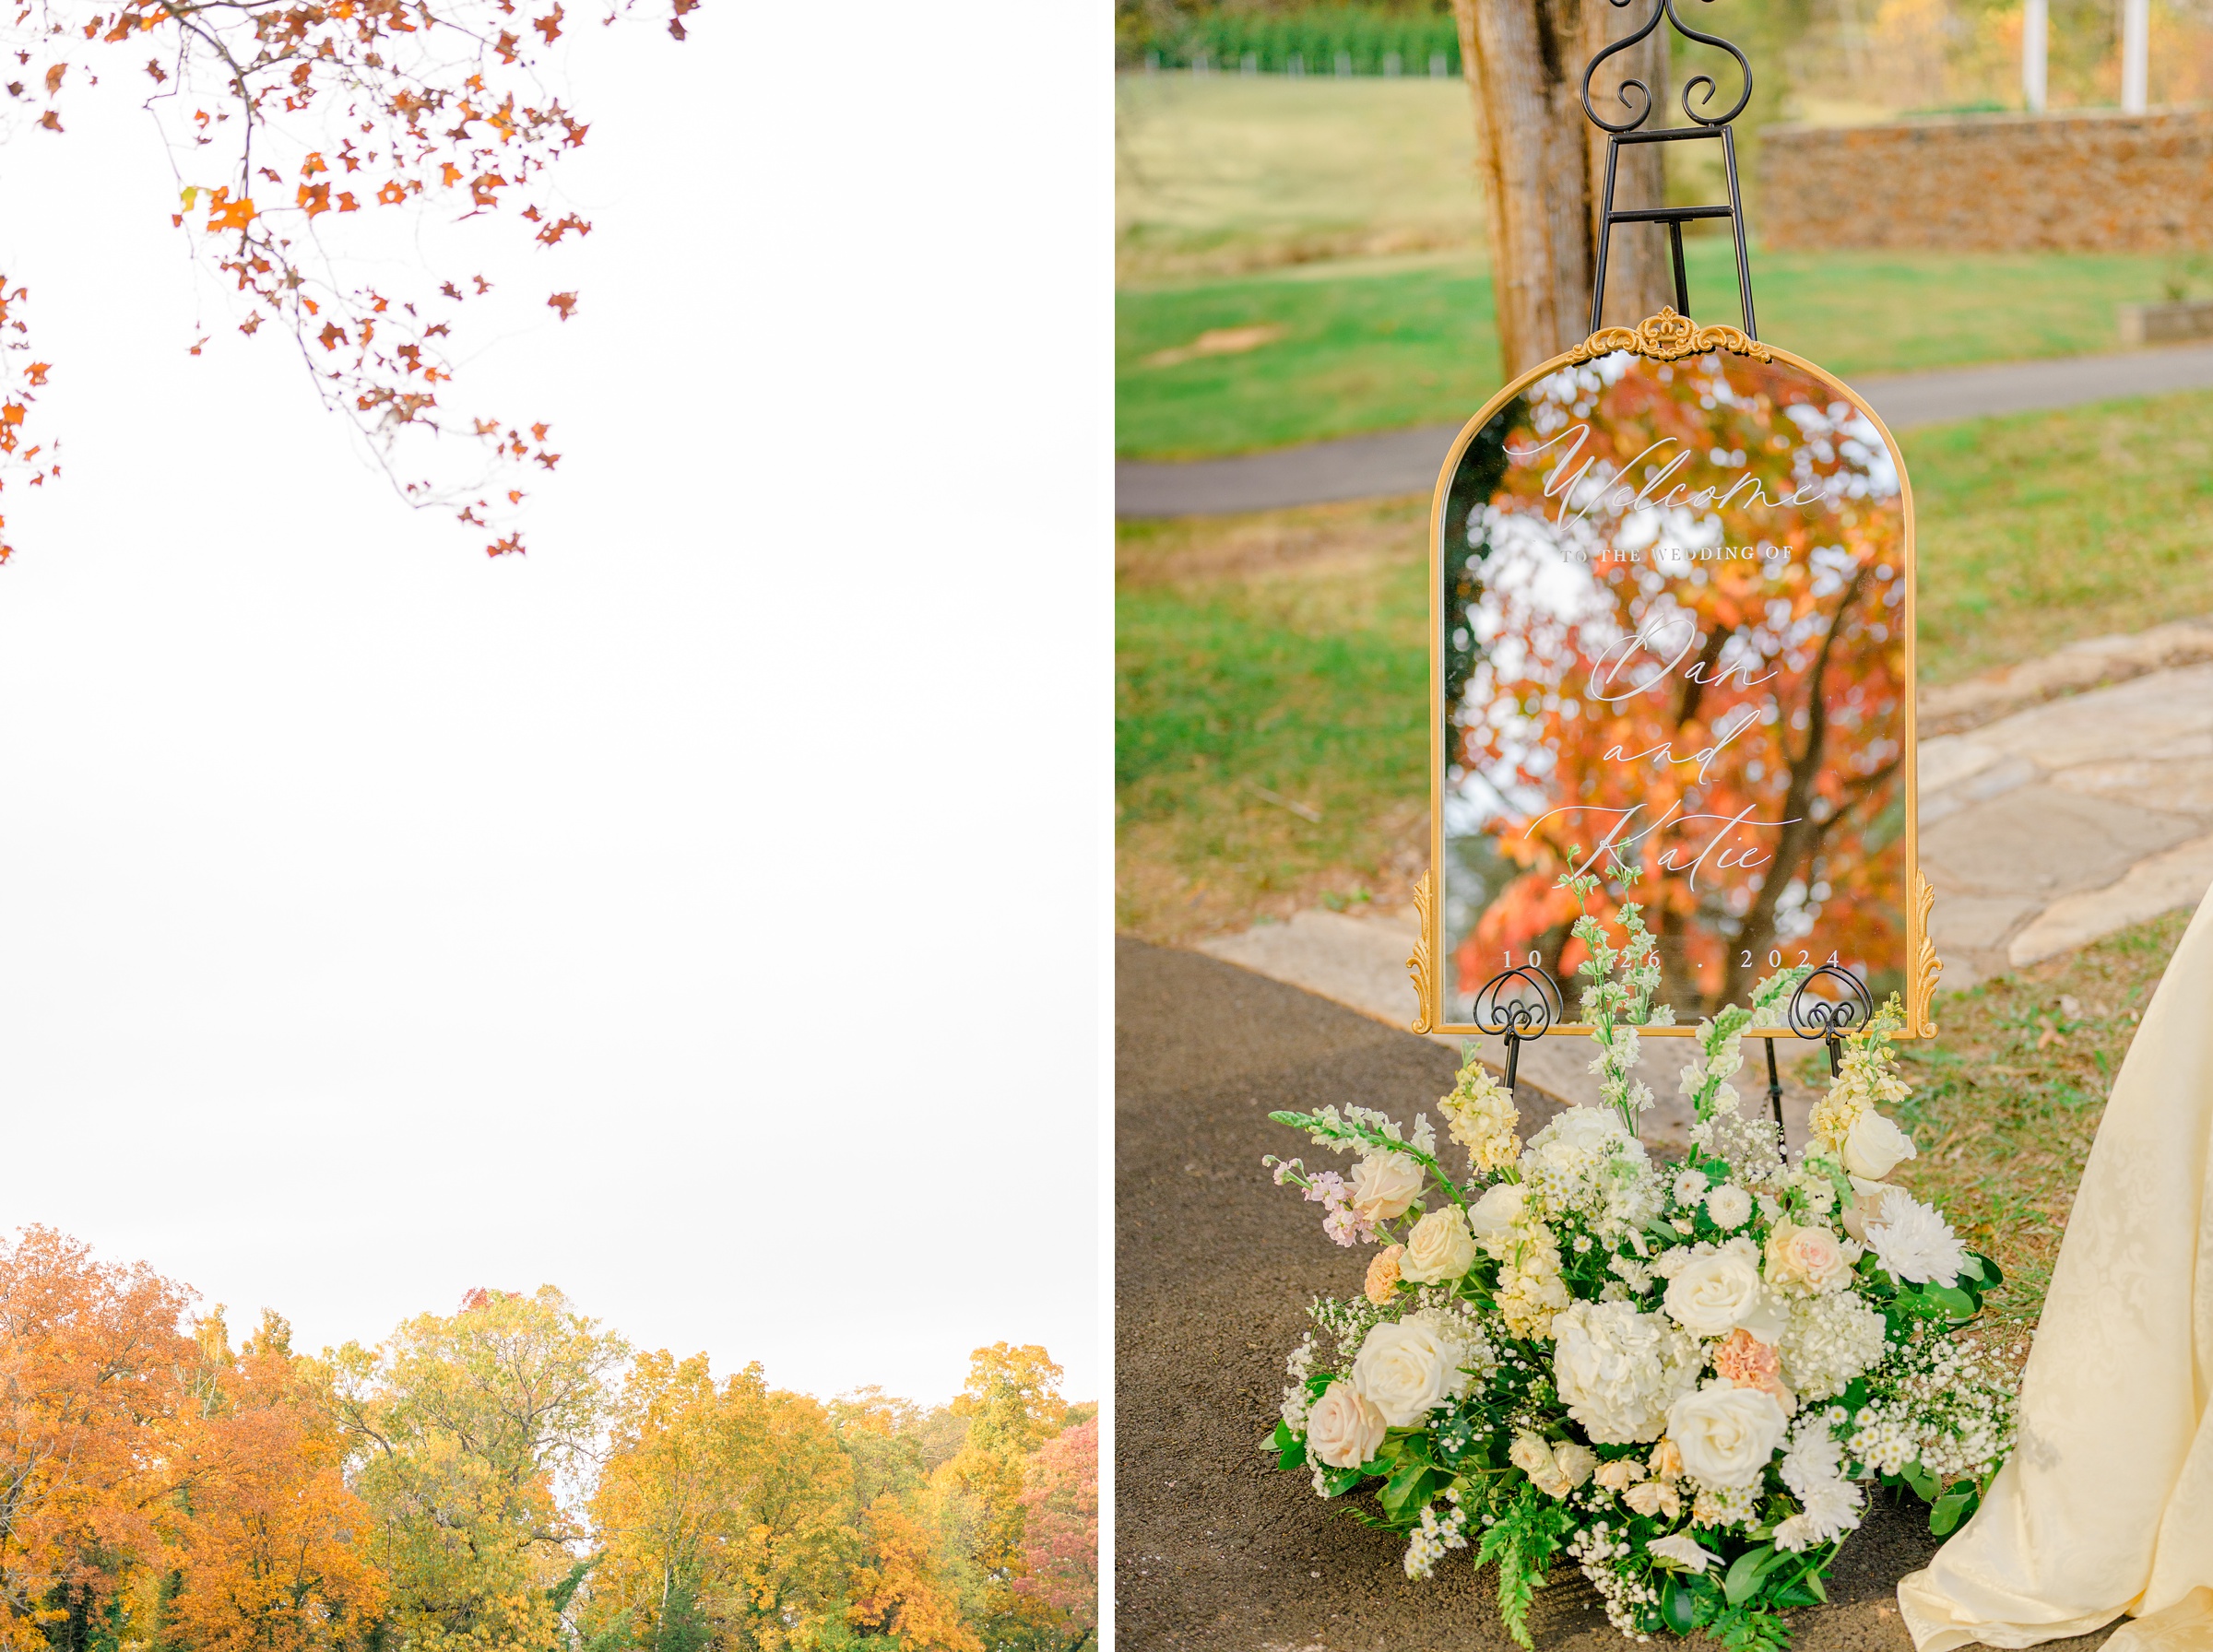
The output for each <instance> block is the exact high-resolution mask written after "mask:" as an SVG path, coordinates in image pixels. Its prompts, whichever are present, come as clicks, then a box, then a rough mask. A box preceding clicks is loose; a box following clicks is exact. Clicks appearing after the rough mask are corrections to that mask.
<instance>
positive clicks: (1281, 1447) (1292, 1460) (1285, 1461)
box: [1275, 1417, 1307, 1469]
mask: <svg viewBox="0 0 2213 1652" xmlns="http://www.w3.org/2000/svg"><path fill="white" fill-rule="evenodd" d="M1275 1466H1276V1467H1277V1468H1279V1469H1303V1468H1305V1467H1306V1466H1307V1443H1306V1442H1305V1441H1304V1440H1302V1439H1300V1438H1299V1437H1298V1436H1297V1435H1296V1434H1293V1433H1292V1432H1291V1425H1290V1424H1289V1423H1288V1422H1284V1420H1283V1419H1282V1418H1280V1417H1279V1418H1277V1419H1276V1422H1275Z"/></svg>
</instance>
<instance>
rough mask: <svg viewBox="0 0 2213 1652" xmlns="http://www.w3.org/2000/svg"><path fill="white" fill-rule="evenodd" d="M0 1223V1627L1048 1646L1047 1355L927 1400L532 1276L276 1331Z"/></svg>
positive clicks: (730, 1644) (941, 1649)
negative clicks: (803, 1368)
mask: <svg viewBox="0 0 2213 1652" xmlns="http://www.w3.org/2000/svg"><path fill="white" fill-rule="evenodd" d="M192 1303H193V1297H192V1293H191V1292H189V1291H188V1290H187V1289H186V1288H185V1287H183V1286H182V1285H180V1284H178V1283H177V1282H175V1281H173V1280H168V1279H165V1278H163V1277H161V1276H160V1275H159V1274H157V1273H156V1272H154V1271H153V1270H152V1269H151V1268H148V1267H147V1266H146V1265H144V1264H137V1265H133V1266H122V1265H118V1264H114V1263H109V1262H104V1261H101V1260H98V1259H96V1258H95V1257H93V1256H92V1255H91V1253H90V1251H89V1247H88V1246H86V1245H83V1244H81V1243H79V1242H77V1241H76V1240H74V1239H71V1238H68V1237H66V1236H65V1235H63V1234H60V1233H55V1232H53V1231H52V1230H49V1229H44V1228H36V1227H33V1228H28V1229H26V1230H24V1231H23V1232H22V1233H20V1234H19V1235H18V1237H17V1238H16V1239H15V1240H13V1241H12V1242H6V1243H5V1244H0V1641H4V1642H5V1646H6V1649H7V1652H48V1649H52V1652H309V1649H311V1648H312V1649H315V1652H489V1649H490V1648H493V1647H499V1648H532V1649H538V1648H542V1649H544V1652H633V1649H634V1652H707V1649H709V1648H712V1649H714V1652H723V1649H726V1648H727V1649H729V1652H740V1649H744V1652H752V1649H759V1652H787V1649H789V1652H813V1649H817V1648H819V1649H822V1652H840V1649H849V1652H873V1649H878V1648H881V1649H882V1652H891V1649H893V1648H896V1649H897V1652H1002V1649H1003V1652H1078V1649H1079V1648H1083V1647H1085V1646H1090V1645H1091V1644H1092V1643H1093V1642H1094V1640H1095V1634H1096V1622H1097V1613H1096V1599H1097V1581H1096V1555H1097V1538H1098V1516H1097V1455H1098V1436H1097V1425H1096V1423H1095V1421H1094V1420H1093V1408H1091V1407H1089V1406H1071V1405H1069V1404H1068V1403H1067V1402H1066V1401H1064V1400H1063V1399H1062V1398H1061V1397H1060V1395H1059V1379H1060V1371H1059V1367H1058V1366H1056V1365H1054V1364H1053V1363H1052V1362H1051V1360H1050V1359H1049V1358H1048V1357H1047V1353H1046V1351H1045V1350H1043V1349H1041V1348H1036V1347H1011V1346H1009V1345H1007V1344H1005V1343H999V1344H995V1345H994V1346H992V1347H989V1348H984V1349H978V1350H977V1351H976V1353H975V1355H974V1357H973V1361H972V1363H971V1368H970V1372H969V1376H968V1381H967V1386H966V1387H965V1389H964V1392H963V1393H962V1394H961V1395H960V1397H959V1398H956V1399H955V1400H954V1401H953V1403H952V1404H951V1405H950V1406H945V1407H940V1408H936V1409H927V1410H926V1409H924V1408H922V1407H919V1406H917V1405H915V1404H912V1403H910V1402H908V1401H905V1400H902V1399H895V1398H889V1397H887V1396H885V1395H884V1394H882V1392H881V1391H879V1390H877V1389H874V1388H870V1389H864V1390H861V1391H859V1392H858V1393H854V1394H850V1395H846V1396H843V1397H841V1398H836V1399H834V1400H831V1401H828V1402H826V1403H825V1402H823V1401H821V1400H818V1399H815V1398H811V1397H810V1396H808V1395H805V1394H799V1393H793V1392H790V1391H787V1390H785V1389H779V1388H772V1387H771V1386H769V1385H768V1382H767V1379H766V1377H765V1376H764V1375H763V1372H762V1369H761V1367H760V1366H759V1365H758V1364H757V1363H756V1364H751V1365H748V1366H746V1367H745V1368H744V1369H743V1370H741V1371H739V1372H737V1373H735V1374H732V1375H727V1376H723V1377H720V1378H717V1377H716V1375H715V1374H714V1373H713V1372H712V1371H711V1370H710V1368H709V1365H708V1362H707V1360H706V1358H705V1356H704V1355H694V1356H692V1357H691V1358H689V1359H678V1358H675V1357H673V1356H672V1355H670V1354H669V1353H667V1352H637V1351H633V1350H632V1349H631V1348H630V1347H629V1346H628V1345H627V1344H626V1343H625V1342H624V1341H623V1340H622V1339H621V1337H620V1336H618V1335H617V1334H616V1333H614V1332H613V1331H611V1330H609V1329H608V1328H606V1327H603V1326H601V1325H600V1324H598V1322H597V1321H595V1320H593V1319H590V1318H588V1317H586V1316H584V1315H582V1314H580V1313H578V1312H577V1311H576V1310H575V1309H574V1306H573V1305H572V1304H570V1303H569V1302H568V1301H567V1300H566V1299H565V1298H564V1297H563V1296H562V1293H561V1292H559V1291H557V1290H555V1289H553V1288H552V1287H550V1286H546V1287H542V1288H541V1289H539V1290H538V1292H535V1293H532V1294H523V1293H520V1292H502V1291H490V1290H477V1291H472V1292H469V1293H468V1295H467V1297H466V1298H465V1299H464V1300H463V1302H462V1304H460V1306H459V1308H458V1309H457V1311H456V1312H455V1313H453V1314H451V1315H446V1316H441V1315H437V1314H423V1315H420V1316H417V1317H415V1318H413V1319H410V1320H409V1321H408V1322H407V1323H406V1324H404V1325H402V1326H400V1327H398V1328H397V1329H396V1330H395V1331H394V1332H393V1333H392V1335H391V1336H390V1337H388V1338H387V1339H385V1340H384V1341H383V1342H381V1343H378V1344H377V1345H375V1346H373V1347H367V1346H363V1345H362V1344H360V1343H357V1342H349V1343H347V1344H346V1345H345V1346H344V1347H342V1348H339V1349H337V1350H335V1351H330V1350H325V1351H324V1353H322V1354H321V1355H319V1356H318V1355H308V1354H303V1353H301V1352H299V1351H295V1350H294V1349H293V1348H292V1346H291V1334H290V1327H288V1326H287V1324H286V1323H285V1321H284V1320H283V1319H282V1318H281V1317H279V1316H277V1315H276V1314H274V1313H269V1312H266V1311H265V1312H264V1314H263V1316H262V1319H261V1323H260V1325H259V1326H258V1327H256V1328H255V1329H254V1332H253V1333H252V1334H251V1335H250V1336H248V1337H246V1338H245V1339H243V1342H239V1343H237V1344H236V1345H233V1342H232V1339H231V1331H230V1328H229V1327H228V1326H227V1325H226V1324H225V1321H224V1316H223V1312H222V1310H221V1309H220V1308H217V1309H216V1310H215V1311H213V1312H212V1313H200V1314H195V1312H194V1311H193V1307H192Z"/></svg>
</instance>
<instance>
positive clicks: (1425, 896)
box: [1406, 872, 1434, 1032]
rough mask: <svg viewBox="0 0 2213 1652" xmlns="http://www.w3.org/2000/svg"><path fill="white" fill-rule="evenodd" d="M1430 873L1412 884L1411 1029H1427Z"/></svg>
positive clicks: (1407, 964) (1408, 966)
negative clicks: (1413, 916)
mask: <svg viewBox="0 0 2213 1652" xmlns="http://www.w3.org/2000/svg"><path fill="white" fill-rule="evenodd" d="M1429 879H1430V874H1429V873H1427V872H1424V873H1423V874H1422V880H1421V881H1420V882H1419V883H1417V884H1415V885H1414V914H1415V916H1416V918H1417V920H1418V922H1419V925H1420V926H1419V927H1418V928H1417V929H1416V930H1415V932H1414V950H1413V952H1412V953H1410V954H1409V955H1408V956H1407V959H1406V973H1408V974H1409V975H1412V976H1413V977H1414V1024H1413V1029H1412V1030H1413V1031H1414V1032H1428V1031H1429V906H1430V902H1431V901H1432V900H1433V899H1434V892H1433V891H1432V889H1431V886H1430V881H1429Z"/></svg>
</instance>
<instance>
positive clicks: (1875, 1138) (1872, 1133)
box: [1841, 1107, 1913, 1180]
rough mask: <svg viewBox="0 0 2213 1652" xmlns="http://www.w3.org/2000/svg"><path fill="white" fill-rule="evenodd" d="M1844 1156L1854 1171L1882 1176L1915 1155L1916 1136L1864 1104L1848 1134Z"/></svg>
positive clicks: (1848, 1166) (1878, 1177)
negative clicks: (1910, 1134) (1913, 1136)
mask: <svg viewBox="0 0 2213 1652" xmlns="http://www.w3.org/2000/svg"><path fill="white" fill-rule="evenodd" d="M1841 1156H1842V1158H1843V1160H1844V1168H1845V1169H1846V1170H1848V1171H1850V1172H1851V1173H1852V1174H1853V1175H1855V1176H1870V1177H1874V1178H1876V1179H1877V1180H1879V1179H1880V1178H1882V1177H1884V1176H1887V1175H1888V1174H1890V1173H1891V1171H1893V1170H1895V1169H1896V1168H1897V1167H1898V1165H1899V1163H1900V1162H1902V1161H1904V1160H1907V1159H1911V1158H1912V1157H1913V1138H1912V1137H1911V1136H1909V1135H1907V1134H1906V1133H1905V1132H1904V1131H1903V1130H1901V1129H1899V1127H1897V1126H1896V1125H1894V1124H1892V1123H1891V1122H1890V1121H1889V1120H1888V1119H1887V1118H1885V1117H1884V1116H1883V1115H1881V1114H1879V1113H1877V1112H1876V1110H1875V1109H1874V1108H1873V1107H1866V1108H1863V1109H1862V1110H1861V1113H1860V1115H1859V1117H1857V1118H1855V1119H1854V1120H1852V1128H1851V1130H1850V1131H1848V1132H1847V1133H1846V1135H1845V1137H1844V1151H1843V1154H1842V1155H1841Z"/></svg>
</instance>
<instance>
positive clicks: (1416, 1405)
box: [1352, 1321, 1463, 1428]
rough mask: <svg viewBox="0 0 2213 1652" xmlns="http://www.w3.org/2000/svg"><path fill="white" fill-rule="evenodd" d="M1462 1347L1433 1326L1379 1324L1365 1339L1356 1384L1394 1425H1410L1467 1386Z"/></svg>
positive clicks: (1354, 1373) (1356, 1365)
mask: <svg viewBox="0 0 2213 1652" xmlns="http://www.w3.org/2000/svg"><path fill="white" fill-rule="evenodd" d="M1460 1358H1461V1351H1460V1347H1459V1345H1458V1344H1457V1343H1453V1342H1450V1341H1448V1340H1447V1339H1445V1338H1443V1337H1440V1336H1438V1334H1437V1332H1436V1331H1434V1330H1432V1329H1431V1328H1430V1327H1427V1326H1426V1325H1422V1324H1418V1323H1414V1322H1411V1321H1410V1322H1406V1323H1403V1324H1399V1325H1379V1326H1377V1327H1375V1328H1374V1329H1372V1330H1370V1331H1369V1332H1368V1333H1367V1336H1366V1337H1364V1338H1362V1339H1361V1341H1360V1352H1359V1354H1358V1355H1357V1357H1355V1359H1354V1361H1353V1369H1352V1382H1353V1386H1354V1387H1355V1388H1357V1389H1359V1390H1360V1393H1361V1395H1362V1396H1363V1397H1364V1398H1367V1400H1368V1402H1369V1403H1370V1404H1372V1405H1373V1406H1374V1407H1375V1408H1376V1409H1377V1410H1379V1411H1381V1412H1382V1413H1383V1421H1384V1422H1388V1423H1390V1424H1391V1427H1393V1428H1411V1427H1413V1426H1414V1424H1415V1423H1416V1422H1420V1421H1421V1420H1422V1419H1423V1418H1424V1417H1426V1416H1427V1415H1428V1414H1429V1413H1430V1412H1431V1411H1433V1410H1436V1409H1437V1408H1438V1406H1440V1405H1442V1404H1444V1402H1445V1401H1446V1400H1447V1399H1449V1398H1451V1397H1452V1394H1453V1392H1454V1390H1455V1389H1456V1388H1459V1387H1461V1386H1463V1385H1462V1380H1461V1373H1460Z"/></svg>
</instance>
